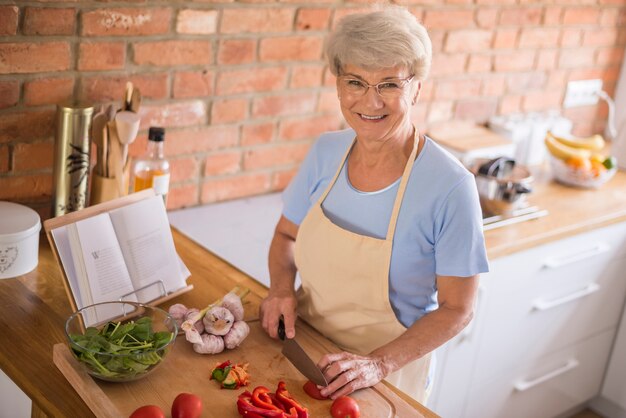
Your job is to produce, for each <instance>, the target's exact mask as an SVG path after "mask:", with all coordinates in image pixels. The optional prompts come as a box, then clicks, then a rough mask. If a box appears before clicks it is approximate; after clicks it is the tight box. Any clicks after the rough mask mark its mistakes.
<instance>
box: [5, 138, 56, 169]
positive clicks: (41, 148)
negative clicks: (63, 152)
mask: <svg viewBox="0 0 626 418" xmlns="http://www.w3.org/2000/svg"><path fill="white" fill-rule="evenodd" d="M53 155H54V143H53V142H35V143H19V144H16V145H15V146H14V147H13V165H12V167H13V171H28V170H41V169H45V168H52V160H53Z"/></svg>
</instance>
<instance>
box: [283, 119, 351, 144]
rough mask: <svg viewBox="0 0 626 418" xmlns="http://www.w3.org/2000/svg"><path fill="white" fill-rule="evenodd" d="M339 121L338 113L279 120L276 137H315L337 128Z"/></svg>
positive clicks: (296, 138) (285, 138)
mask: <svg viewBox="0 0 626 418" xmlns="http://www.w3.org/2000/svg"><path fill="white" fill-rule="evenodd" d="M341 122H342V118H341V116H340V115H336V116H333V115H322V116H304V117H299V118H296V119H286V120H281V121H280V124H279V128H278V138H279V139H280V140H282V141H295V140H301V139H315V138H317V137H318V136H319V135H321V134H322V133H324V132H328V131H336V130H338V129H339V128H340V127H341Z"/></svg>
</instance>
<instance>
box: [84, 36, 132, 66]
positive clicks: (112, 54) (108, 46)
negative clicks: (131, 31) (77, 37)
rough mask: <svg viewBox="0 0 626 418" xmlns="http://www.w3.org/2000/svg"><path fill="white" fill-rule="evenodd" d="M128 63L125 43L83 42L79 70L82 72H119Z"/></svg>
mask: <svg viewBox="0 0 626 418" xmlns="http://www.w3.org/2000/svg"><path fill="white" fill-rule="evenodd" d="M125 62H126V44H125V43H124V42H81V44H80V45H79V47H78V69H79V70H81V71H95V70H119V69H122V68H124V63H125Z"/></svg>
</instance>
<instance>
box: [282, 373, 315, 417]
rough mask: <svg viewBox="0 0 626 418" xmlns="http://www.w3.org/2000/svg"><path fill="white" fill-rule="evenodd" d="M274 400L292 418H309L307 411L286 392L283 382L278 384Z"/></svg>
mask: <svg viewBox="0 0 626 418" xmlns="http://www.w3.org/2000/svg"><path fill="white" fill-rule="evenodd" d="M276 398H277V399H278V400H279V401H280V402H281V403H282V404H283V405H284V406H285V410H288V411H289V412H290V415H291V416H294V418H296V417H297V418H309V411H308V410H307V409H306V408H305V407H304V406H302V405H300V404H299V403H298V401H296V400H295V399H294V398H293V397H292V396H291V394H290V393H289V391H288V390H287V385H285V382H283V381H282V380H281V381H280V382H278V388H276ZM294 410H295V414H294Z"/></svg>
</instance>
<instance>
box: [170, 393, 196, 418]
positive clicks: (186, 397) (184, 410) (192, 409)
mask: <svg viewBox="0 0 626 418" xmlns="http://www.w3.org/2000/svg"><path fill="white" fill-rule="evenodd" d="M200 415H202V399H200V397H199V396H196V395H194V394H193V393H181V394H179V395H178V396H177V397H176V399H174V402H173V403H172V418H200Z"/></svg>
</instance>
